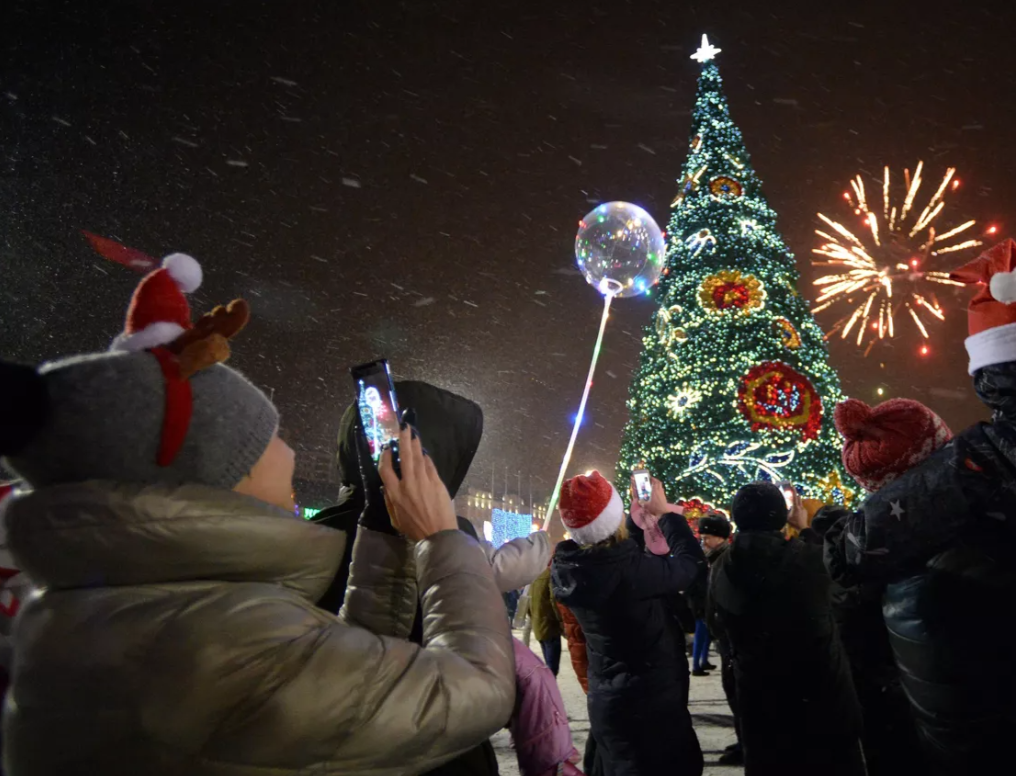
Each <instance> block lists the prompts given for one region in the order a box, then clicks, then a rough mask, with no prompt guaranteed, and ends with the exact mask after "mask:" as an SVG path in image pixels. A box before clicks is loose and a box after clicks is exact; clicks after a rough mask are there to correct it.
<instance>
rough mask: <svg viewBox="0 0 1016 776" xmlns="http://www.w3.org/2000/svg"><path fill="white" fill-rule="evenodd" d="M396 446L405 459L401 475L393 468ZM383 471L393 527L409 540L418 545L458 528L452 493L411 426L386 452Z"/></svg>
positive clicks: (381, 464) (382, 475)
mask: <svg viewBox="0 0 1016 776" xmlns="http://www.w3.org/2000/svg"><path fill="white" fill-rule="evenodd" d="M394 446H397V447H398V448H399V450H400V453H401V456H402V474H401V475H398V474H396V472H395V469H394V467H393V465H392V463H393V456H392V449H391V448H392V447H394ZM379 471H380V474H381V479H382V481H383V482H384V485H385V504H386V505H387V507H388V514H389V516H390V517H391V521H392V526H394V528H395V529H396V530H397V531H398V532H399V533H401V534H402V535H403V536H405V537H406V538H407V539H410V540H411V541H414V542H418V541H422V540H423V539H427V538H429V537H431V536H433V535H434V534H436V533H440V532H441V531H453V530H456V529H457V528H458V521H457V520H456V518H455V508H454V506H453V505H452V500H451V497H450V496H449V495H448V489H447V488H446V487H445V485H444V483H443V482H442V481H441V477H440V475H438V473H437V468H436V467H435V466H434V462H433V461H432V460H431V458H430V456H428V455H426V454H425V453H424V451H423V446H422V445H421V444H420V438H419V437H418V436H417V435H416V433H415V432H414V431H413V429H412V427H411V426H410V425H409V424H406V426H405V428H403V429H402V430H401V432H400V433H399V436H398V439H397V442H395V443H393V444H392V445H389V446H388V447H387V448H386V449H385V450H384V452H383V454H382V457H381V463H380V469H379Z"/></svg>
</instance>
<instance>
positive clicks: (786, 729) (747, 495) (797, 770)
mask: <svg viewBox="0 0 1016 776" xmlns="http://www.w3.org/2000/svg"><path fill="white" fill-rule="evenodd" d="M731 512H732V515H731V516H732V518H733V520H734V522H735V523H736V524H737V528H738V532H737V534H735V536H734V541H733V543H732V544H731V545H730V548H729V549H728V550H727V551H726V552H724V553H723V554H722V555H721V556H720V557H719V558H717V559H716V561H715V563H714V565H713V567H712V569H711V570H710V574H709V596H708V600H707V604H706V617H707V620H708V623H709V627H710V630H712V632H713V633H715V634H716V636H717V638H718V639H720V640H722V641H723V642H725V643H726V645H727V648H728V649H729V653H730V660H731V662H732V665H733V669H734V680H735V686H736V692H737V706H738V715H739V720H740V726H741V743H742V747H743V754H744V760H745V774H746V776H776V775H777V774H780V775H782V776H798V775H800V776H815V774H823V776H863V775H864V762H863V759H862V756H861V748H860V743H859V738H860V730H861V715H860V710H859V708H858V703H857V697H856V695H855V692H854V686H853V684H852V682H851V678H850V667H849V665H848V663H847V660H846V656H845V655H844V653H843V648H842V646H841V645H840V643H839V637H838V635H837V632H836V623H835V621H834V619H833V615H832V611H831V609H830V602H829V587H830V579H829V574H828V573H827V572H826V570H825V567H824V565H823V562H822V543H821V539H820V538H818V537H817V536H816V535H815V532H814V531H813V530H812V529H810V528H808V527H807V515H806V513H805V510H804V508H803V506H802V505H801V503H800V498H799V497H796V498H795V502H794V508H793V509H792V510H790V511H789V514H788V509H787V503H786V501H785V499H784V497H783V492H782V491H781V490H780V489H779V488H778V487H776V486H775V485H773V484H772V483H770V482H755V483H750V484H748V485H745V486H744V487H742V488H741V489H740V490H739V491H738V492H737V494H736V495H735V496H734V501H733V504H732V509H731ZM788 517H789V518H790V519H791V523H792V524H793V525H794V527H795V528H797V529H798V530H799V531H800V532H801V538H795V539H789V540H788V539H787V538H786V537H784V536H783V534H782V533H781V531H782V530H783V528H784V526H785V525H786V524H787V521H788Z"/></svg>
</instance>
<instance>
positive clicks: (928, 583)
mask: <svg viewBox="0 0 1016 776" xmlns="http://www.w3.org/2000/svg"><path fill="white" fill-rule="evenodd" d="M950 277H951V278H952V279H953V280H955V281H959V282H962V283H969V284H974V285H976V288H977V293H976V294H975V296H974V297H973V299H972V300H971V302H970V304H969V307H968V324H969V330H970V336H969V337H968V338H967V340H966V342H965V345H966V349H967V352H968V355H969V357H970V360H969V365H968V372H969V374H970V375H972V377H973V383H974V389H975V391H976V392H977V395H978V398H980V399H981V401H982V402H983V403H984V404H985V406H986V407H988V408H989V409H990V410H991V412H992V422H991V423H979V424H976V425H974V426H972V427H970V428H968V429H966V430H965V431H963V432H961V433H960V434H958V435H957V436H956V437H955V438H954V439H953V440H952V441H951V442H950V443H949V444H948V445H946V446H945V447H942V448H941V449H938V450H937V451H936V452H934V453H933V454H932V455H931V456H930V457H928V458H927V460H924V461H923V463H920V464H919V465H916V466H913V467H912V468H909V469H908V470H906V471H905V473H902V474H898V473H896V474H897V477H896V479H893V480H891V481H887V482H879V483H875V484H874V486H869V485H865V487H867V488H868V490H872V491H875V492H874V493H873V494H872V495H871V496H870V497H869V498H868V499H867V500H866V501H865V502H864V504H863V505H862V507H861V509H860V510H859V511H858V512H856V513H853V514H851V515H849V516H848V517H846V518H844V519H843V520H841V521H840V522H838V523H837V524H836V526H834V528H833V529H832V530H831V531H830V533H829V534H828V535H827V537H826V562H827V565H828V566H829V569H830V571H831V572H832V573H833V575H834V577H836V578H837V579H842V580H843V581H844V583H845V584H856V583H863V584H868V585H881V586H884V587H885V604H884V607H883V614H884V616H885V621H886V626H887V628H888V630H889V634H890V639H891V642H892V646H893V650H894V653H895V656H896V662H897V665H898V666H899V668H900V672H901V678H902V682H903V686H904V688H905V690H906V692H907V695H908V697H909V700H910V704H911V709H912V711H913V714H914V718H915V720H916V723H917V727H918V733H919V737H920V741H921V745H922V747H923V749H924V752H925V755H926V760H927V766H928V769H929V771H930V772H931V773H935V774H943V775H945V774H948V775H949V776H960V775H961V774H967V773H979V772H990V771H991V770H994V769H997V768H998V767H999V764H1001V763H1005V762H1008V760H1010V759H1011V749H1012V743H1011V742H1012V740H1013V736H1014V735H1016V661H1014V660H1013V658H1012V649H1011V645H1012V644H1013V643H1016V498H1014V495H1013V494H1014V493H1016V284H1014V283H1013V278H1014V277H1016V242H1014V241H1013V240H1011V239H1009V240H1006V241H1004V242H1003V243H1000V244H999V245H996V246H995V247H994V248H992V249H990V250H989V251H986V252H985V253H983V254H982V255H981V256H979V257H978V258H977V259H975V260H974V261H972V262H970V263H969V264H967V265H965V266H964V267H962V268H960V269H958V270H956V271H955V272H953V273H952V275H951V276H950ZM876 441H877V440H876ZM931 449H934V447H932V448H931ZM924 452H925V453H926V451H924ZM844 455H845V456H846V450H845V452H844ZM921 458H923V455H921V456H917V457H916V460H921ZM845 460H846V457H845ZM862 484H864V483H862Z"/></svg>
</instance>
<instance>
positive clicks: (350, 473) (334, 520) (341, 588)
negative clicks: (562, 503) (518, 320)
mask: <svg viewBox="0 0 1016 776" xmlns="http://www.w3.org/2000/svg"><path fill="white" fill-rule="evenodd" d="M395 395H396V396H397V397H398V401H399V403H400V404H401V405H403V406H408V407H413V408H414V411H415V413H416V426H417V429H418V430H419V432H420V435H421V437H423V438H424V439H426V440H427V452H428V454H429V456H430V458H431V460H432V461H433V462H434V466H435V468H436V469H437V472H438V474H439V476H440V477H441V480H442V482H444V484H445V486H446V487H447V489H448V492H449V495H450V496H451V497H452V498H454V496H455V494H456V493H457V492H458V490H459V488H460V487H461V486H462V483H463V481H464V480H465V478H466V474H467V473H468V472H469V467H470V465H471V464H472V461H473V457H474V456H475V455H476V450H477V448H478V447H479V445H480V439H481V437H482V435H483V411H482V409H481V408H480V407H479V405H477V404H476V403H475V402H473V401H470V400H469V399H466V398H464V397H462V396H458V395H457V394H454V393H452V392H451V391H447V390H445V389H443V388H438V387H436V386H433V385H430V384H429V383H424V382H419V381H415V380H402V381H397V382H396V383H395ZM358 424H359V412H358V410H357V406H356V403H355V402H352V403H350V405H349V406H348V407H347V408H346V411H345V412H344V413H343V415H342V420H341V422H340V424H339V444H338V470H339V479H340V482H341V483H342V489H341V490H340V492H339V500H338V502H337V503H336V504H335V505H334V506H332V507H329V508H327V509H324V510H322V511H321V512H319V513H318V514H317V515H315V516H314V518H313V519H314V520H315V521H316V522H319V523H321V524H323V525H327V526H329V527H331V528H335V529H337V530H341V531H344V532H346V533H347V535H349V536H350V540H349V541H350V543H352V541H353V539H354V538H355V536H356V530H357V519H358V515H359V513H360V512H361V511H362V510H363V507H364V496H363V494H364V488H365V485H364V482H365V480H366V481H367V482H368V484H370V483H371V482H372V481H373V477H372V471H371V470H370V469H364V470H363V471H362V472H361V468H360V464H359V460H360V452H359V450H358V446H359V445H362V441H360V440H362V435H360V434H358V431H357V429H358ZM457 519H458V526H459V529H460V530H461V531H463V532H465V533H466V534H468V535H469V536H471V537H472V538H473V539H477V538H478V537H477V534H476V530H475V529H474V528H473V524H472V523H470V522H469V521H468V520H466V519H465V518H463V517H458V518H457ZM479 541H480V544H481V546H482V547H483V549H484V553H485V554H486V557H487V560H488V562H489V563H490V565H491V568H492V570H493V572H494V578H495V580H496V581H497V584H498V589H499V590H500V591H501V593H502V594H503V593H505V592H506V591H508V590H514V589H517V588H519V587H522V586H523V585H525V584H526V583H527V582H531V581H532V580H533V579H534V578H535V577H536V576H537V575H538V574H539V573H540V571H541V570H542V569H544V568H546V566H547V562H548V560H549V559H550V537H549V535H548V534H547V533H546V532H545V531H536V532H534V533H532V534H530V535H529V536H526V537H521V538H518V539H513V540H512V541H510V542H506V543H505V544H503V545H502V546H501V547H499V548H497V549H495V548H494V546H493V545H492V544H490V543H489V542H485V541H482V540H479ZM351 562H352V555H351V553H349V552H348V551H347V552H344V554H343V556H342V559H341V561H340V563H339V567H338V569H337V570H336V572H335V576H334V578H333V579H332V581H331V583H330V584H329V586H328V590H327V591H326V592H325V594H324V595H323V596H322V597H321V599H320V600H319V601H318V606H320V607H321V608H323V609H325V610H327V611H336V612H337V611H338V610H339V607H341V605H342V601H343V600H344V598H345V595H346V585H347V581H348V578H349V573H350V564H351ZM422 614H423V608H422V603H421V604H418V606H417V608H416V615H415V617H414V618H413V625H412V628H411V629H410V634H409V638H410V640H411V641H414V642H416V643H420V642H421V640H422V638H423V616H422ZM505 723H506V724H507V723H508V718H507V717H506V718H505ZM497 772H498V766H497V755H496V754H495V752H494V747H493V745H492V744H491V742H490V741H489V740H485V741H482V742H480V743H478V744H477V746H475V747H474V748H473V749H471V750H470V751H468V752H464V753H463V754H461V755H460V756H459V757H457V758H455V759H454V760H452V761H451V762H448V763H445V764H444V765H442V766H441V767H440V768H438V769H436V770H435V771H433V772H432V774H441V775H443V776H455V775H456V774H463V776H485V775H486V776H492V775H494V774H497Z"/></svg>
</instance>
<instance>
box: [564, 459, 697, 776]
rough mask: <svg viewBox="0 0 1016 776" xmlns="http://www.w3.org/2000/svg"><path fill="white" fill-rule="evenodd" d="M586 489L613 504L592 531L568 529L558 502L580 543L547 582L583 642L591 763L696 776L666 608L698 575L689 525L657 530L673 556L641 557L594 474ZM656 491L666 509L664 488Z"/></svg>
mask: <svg viewBox="0 0 1016 776" xmlns="http://www.w3.org/2000/svg"><path fill="white" fill-rule="evenodd" d="M585 479H586V478H578V477H577V478H575V480H576V481H577V480H585ZM588 479H589V480H591V481H593V482H594V483H595V484H596V485H599V486H600V487H602V488H603V490H604V492H605V493H607V494H608V495H610V499H609V502H610V503H609V504H606V503H605V504H604V506H605V509H604V510H603V513H602V514H600V516H599V517H597V519H596V520H595V521H593V523H592V525H593V526H594V529H593V530H592V531H588V530H586V528H587V527H586V526H585V525H584V524H583V523H582V522H581V520H577V521H574V522H569V521H570V520H571V512H570V511H569V506H570V505H569V499H567V498H566V496H565V493H564V492H563V493H562V506H561V512H562V517H563V519H564V520H565V525H566V526H568V528H569V529H570V530H571V532H572V535H573V536H574V537H575V538H576V540H575V541H566V542H563V543H562V544H560V545H558V548H557V552H556V553H555V555H554V560H553V563H552V567H551V568H552V571H551V580H552V584H553V591H554V596H555V598H556V599H557V600H558V601H560V602H561V603H562V604H564V605H565V606H566V607H567V608H568V609H569V610H571V612H572V613H573V614H574V615H575V617H576V619H577V620H578V622H579V624H580V625H581V627H582V630H583V633H584V635H585V638H586V651H587V655H588V658H589V665H588V675H587V679H588V686H589V694H588V705H589V717H590V725H591V728H592V729H591V734H592V735H593V737H594V738H595V740H596V744H597V747H596V749H597V757H599V758H600V759H601V761H602V762H603V763H604V767H605V772H606V773H609V774H619V775H620V774H642V773H653V772H659V771H666V772H670V773H678V774H682V775H683V774H690V775H692V776H697V774H700V773H701V770H702V753H701V750H700V748H699V745H698V740H697V738H696V737H695V733H694V731H693V730H692V727H691V719H690V716H689V715H688V709H687V706H686V704H685V701H684V697H683V692H682V685H683V682H682V680H681V676H682V674H681V671H682V668H683V671H684V672H685V673H686V672H687V667H686V663H685V658H684V656H683V654H682V650H683V645H681V644H679V643H678V642H677V640H676V638H675V629H674V628H673V625H672V624H671V622H670V621H669V619H670V618H669V616H668V613H667V610H666V604H665V598H666V597H667V596H669V595H674V594H676V593H678V592H680V591H681V590H684V589H686V588H687V587H688V586H689V585H691V584H692V583H693V582H694V581H695V580H696V579H697V578H698V577H699V576H700V575H701V574H702V573H704V571H705V562H704V556H703V555H702V550H701V548H700V547H699V546H698V542H697V541H696V540H695V537H694V535H693V534H692V532H691V529H690V528H689V527H688V524H687V521H686V520H685V519H684V518H683V517H682V516H681V515H679V514H669V515H665V516H663V517H662V519H660V522H659V525H660V528H661V530H662V531H663V534H664V535H665V536H666V539H667V541H668V543H669V544H670V546H671V548H672V555H671V556H669V557H667V556H663V557H657V556H654V555H651V554H646V553H644V552H642V550H641V549H640V548H639V547H638V546H637V545H636V544H635V542H633V541H632V540H630V539H627V538H626V537H625V536H624V531H623V518H624V515H623V511H622V506H621V502H620V498H619V497H618V496H617V493H616V491H614V490H613V488H611V487H610V486H609V484H607V483H606V481H605V480H603V478H602V477H600V476H599V475H598V474H596V473H594V474H593V476H592V477H591V478H588ZM569 482H572V481H569ZM654 487H657V488H659V501H660V502H661V503H662V504H663V506H664V507H665V506H666V500H665V498H664V497H663V496H662V487H660V486H659V483H655V486H654ZM607 489H609V491H608V490H607ZM576 511H579V510H576ZM597 513H598V512H597ZM657 516H659V515H657ZM600 521H603V523H600ZM607 523H609V525H605V524H607ZM601 529H602V530H601ZM579 542H583V544H580V543H579Z"/></svg>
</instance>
